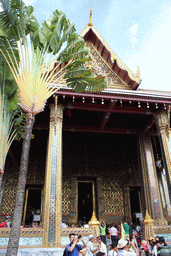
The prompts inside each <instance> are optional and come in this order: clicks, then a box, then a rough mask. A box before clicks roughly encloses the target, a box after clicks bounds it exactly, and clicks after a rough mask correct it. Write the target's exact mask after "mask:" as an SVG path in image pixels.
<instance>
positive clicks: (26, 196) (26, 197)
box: [23, 187, 43, 224]
mask: <svg viewBox="0 0 171 256" xmlns="http://www.w3.org/2000/svg"><path fill="white" fill-rule="evenodd" d="M29 189H30V190H31V189H32V190H41V205H40V221H41V218H42V207H43V204H42V197H43V188H34V187H33V188H32V187H30V188H27V189H26V195H25V203H24V214H23V223H24V224H25V219H26V211H27V202H28V192H29Z"/></svg>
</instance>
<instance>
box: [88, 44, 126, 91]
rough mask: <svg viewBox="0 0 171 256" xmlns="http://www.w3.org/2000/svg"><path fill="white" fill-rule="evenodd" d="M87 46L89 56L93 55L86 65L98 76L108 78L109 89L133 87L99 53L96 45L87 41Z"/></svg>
mask: <svg viewBox="0 0 171 256" xmlns="http://www.w3.org/2000/svg"><path fill="white" fill-rule="evenodd" d="M86 46H87V47H88V49H89V54H88V56H90V57H91V59H92V60H91V61H90V62H87V63H86V65H85V67H86V68H89V69H91V70H92V71H93V72H94V74H95V75H96V76H103V77H105V78H106V80H107V88H108V89H109V88H110V89H131V87H130V85H127V84H126V83H125V82H124V81H123V80H122V79H121V78H120V77H119V76H118V75H117V74H116V73H115V72H114V71H113V70H112V69H111V68H110V67H109V66H108V64H107V63H106V62H105V60H103V58H102V57H101V56H100V55H99V54H98V52H97V50H96V49H95V47H94V46H93V45H92V44H91V43H90V42H87V43H86Z"/></svg>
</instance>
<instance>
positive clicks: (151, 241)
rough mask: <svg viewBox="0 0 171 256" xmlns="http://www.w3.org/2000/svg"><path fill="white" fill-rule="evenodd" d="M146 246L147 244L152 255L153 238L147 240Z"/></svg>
mask: <svg viewBox="0 0 171 256" xmlns="http://www.w3.org/2000/svg"><path fill="white" fill-rule="evenodd" d="M148 244H149V250H150V253H151V254H152V252H153V249H154V238H153V237H150V238H149V240H148Z"/></svg>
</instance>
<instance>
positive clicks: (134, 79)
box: [80, 25, 141, 83]
mask: <svg viewBox="0 0 171 256" xmlns="http://www.w3.org/2000/svg"><path fill="white" fill-rule="evenodd" d="M90 29H92V30H93V32H94V34H95V35H96V36H97V38H99V40H100V41H101V42H102V43H103V45H104V46H105V48H106V49H107V50H108V51H109V52H110V54H111V61H112V63H113V62H114V60H116V61H117V64H118V66H119V67H120V68H121V69H123V70H126V71H127V72H128V75H129V77H130V79H132V80H133V81H136V82H137V83H140V82H141V78H140V74H139V75H138V76H137V75H135V74H134V73H133V72H132V71H131V70H130V69H129V68H128V67H127V66H126V65H125V63H124V62H123V61H122V60H121V59H120V58H119V57H118V56H117V54H116V53H115V52H114V51H113V50H112V49H111V48H110V46H109V45H108V44H107V43H106V41H105V40H104V38H103V37H102V36H101V35H100V33H99V32H98V30H97V29H96V28H95V27H94V26H91V27H90V26H88V25H87V26H86V27H85V28H84V29H83V30H82V32H81V33H80V36H82V37H84V36H85V34H86V33H87V32H88V31H89V30H90Z"/></svg>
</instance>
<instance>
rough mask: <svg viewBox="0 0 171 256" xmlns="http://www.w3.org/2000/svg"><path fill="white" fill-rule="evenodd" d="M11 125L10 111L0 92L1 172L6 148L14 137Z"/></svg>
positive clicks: (7, 148)
mask: <svg viewBox="0 0 171 256" xmlns="http://www.w3.org/2000/svg"><path fill="white" fill-rule="evenodd" d="M13 125H14V119H13V115H12V112H9V111H8V110H7V105H6V100H5V98H4V95H3V94H2V93H0V171H1V172H2V173H3V171H4V166H5V160H6V156H7V153H8V150H9V148H10V146H11V143H12V142H13V140H14V139H15V137H16V130H15V129H13Z"/></svg>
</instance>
